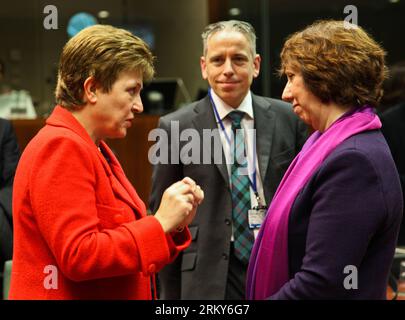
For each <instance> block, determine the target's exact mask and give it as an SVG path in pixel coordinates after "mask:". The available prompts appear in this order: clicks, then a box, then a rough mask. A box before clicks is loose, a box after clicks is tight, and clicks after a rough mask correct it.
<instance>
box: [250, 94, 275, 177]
mask: <svg viewBox="0 0 405 320" xmlns="http://www.w3.org/2000/svg"><path fill="white" fill-rule="evenodd" d="M252 100H253V114H254V119H255V120H254V123H255V129H256V146H257V158H258V159H257V160H258V163H259V170H260V177H261V179H262V183H263V184H264V183H265V177H266V173H267V168H268V166H269V160H270V150H271V146H272V143H273V131H274V126H275V117H276V116H275V113H274V111H272V110H271V109H270V102H268V101H266V100H265V99H263V98H261V97H258V96H256V95H253V94H252Z"/></svg>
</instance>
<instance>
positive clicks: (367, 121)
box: [247, 21, 403, 299]
mask: <svg viewBox="0 0 405 320" xmlns="http://www.w3.org/2000/svg"><path fill="white" fill-rule="evenodd" d="M384 60H385V52H384V50H383V49H382V48H381V47H380V46H379V45H378V44H377V43H376V42H375V41H374V40H373V39H372V38H371V37H370V36H369V35H368V34H367V33H366V32H365V31H364V30H363V29H361V28H360V27H358V26H355V25H350V24H349V23H347V22H343V21H320V22H317V23H315V24H313V25H311V26H309V27H307V28H306V29H304V30H303V31H301V32H297V33H295V34H293V35H292V36H290V38H289V39H288V40H287V41H286V43H285V44H284V47H283V50H282V52H281V62H282V66H281V73H283V74H285V75H286V76H287V78H288V82H287V84H286V87H285V89H284V92H283V99H284V100H286V101H289V102H291V103H292V105H293V108H294V112H295V113H296V114H297V115H298V116H299V117H300V118H301V119H303V120H304V121H305V122H306V123H307V124H309V125H311V126H312V127H313V128H314V129H315V132H314V133H313V134H312V136H311V137H310V138H309V139H308V140H307V142H306V144H305V145H304V147H303V149H302V151H301V152H300V154H299V155H298V156H297V157H296V158H295V160H294V161H293V162H292V164H291V165H290V167H289V169H288V170H287V172H286V174H285V176H284V178H283V180H282V182H281V184H280V185H279V188H278V190H277V192H276V194H275V196H274V198H273V201H272V203H271V206H270V208H269V211H268V213H267V216H266V219H265V222H264V224H263V225H262V227H261V230H260V233H259V236H258V238H257V240H256V243H255V245H254V249H253V252H252V255H251V258H250V264H249V272H248V283H247V297H248V298H249V299H385V297H386V288H387V282H388V274H389V270H390V267H391V263H392V259H393V255H394V251H395V244H396V241H397V236H398V230H399V226H400V221H401V218H402V206H403V203H402V194H401V186H400V182H399V177H398V173H397V171H396V169H395V164H394V161H393V159H392V156H391V153H390V151H389V149H388V146H387V143H386V141H385V139H384V137H383V136H382V134H381V132H380V128H381V122H380V120H379V118H378V117H377V116H376V115H375V114H374V112H373V109H372V107H373V106H375V105H376V104H377V102H378V100H379V98H380V97H381V85H382V82H383V80H384V78H385V76H386V67H385V61H384Z"/></svg>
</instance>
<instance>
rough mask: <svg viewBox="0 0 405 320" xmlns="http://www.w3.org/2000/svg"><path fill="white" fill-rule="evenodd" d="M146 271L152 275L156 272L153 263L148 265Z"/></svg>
mask: <svg viewBox="0 0 405 320" xmlns="http://www.w3.org/2000/svg"><path fill="white" fill-rule="evenodd" d="M148 271H149V272H150V273H154V272H155V271H156V265H155V264H154V263H152V264H150V265H149V268H148Z"/></svg>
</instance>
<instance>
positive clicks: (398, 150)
mask: <svg viewBox="0 0 405 320" xmlns="http://www.w3.org/2000/svg"><path fill="white" fill-rule="evenodd" d="M380 118H381V122H382V128H381V131H382V133H383V134H384V137H385V139H386V140H387V143H388V146H389V147H390V150H391V153H392V157H393V158H394V161H395V164H396V166H397V170H398V173H399V177H400V179H401V186H402V193H403V199H404V203H405V127H404V123H405V102H402V103H398V104H397V105H396V106H394V107H392V108H389V109H387V110H386V111H385V112H383V113H382V114H381V115H380ZM404 212H405V209H404ZM398 246H405V218H404V217H403V218H402V224H401V228H400V230H399V236H398Z"/></svg>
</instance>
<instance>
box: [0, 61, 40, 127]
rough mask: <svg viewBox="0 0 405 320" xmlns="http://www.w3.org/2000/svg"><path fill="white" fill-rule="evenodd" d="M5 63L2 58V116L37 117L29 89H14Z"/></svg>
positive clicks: (0, 90)
mask: <svg viewBox="0 0 405 320" xmlns="http://www.w3.org/2000/svg"><path fill="white" fill-rule="evenodd" d="M5 69H6V66H5V63H4V62H3V61H2V60H0V117H1V118H6V119H35V118H36V117H37V114H36V112H35V108H34V105H33V103H32V99H31V96H30V94H29V92H28V91H25V90H16V89H13V88H12V87H11V86H10V85H9V84H8V83H7V82H6V78H5Z"/></svg>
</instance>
